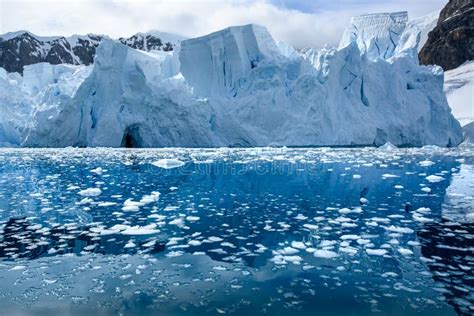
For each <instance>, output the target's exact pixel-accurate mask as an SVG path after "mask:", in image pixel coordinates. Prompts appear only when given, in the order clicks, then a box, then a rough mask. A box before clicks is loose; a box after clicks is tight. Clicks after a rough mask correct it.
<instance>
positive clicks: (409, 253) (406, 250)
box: [398, 248, 413, 256]
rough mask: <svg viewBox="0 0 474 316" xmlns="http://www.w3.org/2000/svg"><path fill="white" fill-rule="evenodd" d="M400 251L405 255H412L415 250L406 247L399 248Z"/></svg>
mask: <svg viewBox="0 0 474 316" xmlns="http://www.w3.org/2000/svg"><path fill="white" fill-rule="evenodd" d="M398 252H399V253H400V254H402V255H403V256H410V255H412V254H413V251H411V250H410V249H406V248H398Z"/></svg>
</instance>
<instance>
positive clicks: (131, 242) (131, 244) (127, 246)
mask: <svg viewBox="0 0 474 316" xmlns="http://www.w3.org/2000/svg"><path fill="white" fill-rule="evenodd" d="M136 246H137V244H135V243H134V242H133V241H132V240H129V241H128V242H127V243H126V244H125V246H123V248H125V249H130V248H135V247H136Z"/></svg>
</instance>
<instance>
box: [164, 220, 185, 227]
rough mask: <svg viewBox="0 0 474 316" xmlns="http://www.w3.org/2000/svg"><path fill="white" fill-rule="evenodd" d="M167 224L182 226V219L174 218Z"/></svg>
mask: <svg viewBox="0 0 474 316" xmlns="http://www.w3.org/2000/svg"><path fill="white" fill-rule="evenodd" d="M168 224H170V225H176V226H178V227H184V220H183V219H182V218H175V219H174V220H172V221H170V222H169V223H168Z"/></svg>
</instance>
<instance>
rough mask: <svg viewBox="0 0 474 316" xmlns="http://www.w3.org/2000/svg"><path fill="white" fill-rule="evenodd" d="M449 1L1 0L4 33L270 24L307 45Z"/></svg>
mask: <svg viewBox="0 0 474 316" xmlns="http://www.w3.org/2000/svg"><path fill="white" fill-rule="evenodd" d="M447 2H448V0H254V1H251V0H227V1H226V0H134V1H132V0H95V1H92V0H0V34H1V33H6V32H11V31H17V30H29V31H31V32H32V33H35V34H37V35H72V34H86V33H96V34H107V35H109V36H111V37H114V38H117V37H124V36H130V35H132V34H134V33H137V32H141V31H147V30H151V29H157V30H160V31H166V32H172V33H178V34H181V35H185V36H190V37H193V36H199V35H204V34H207V33H209V32H212V31H216V30H218V29H221V28H224V27H226V26H229V25H237V24H246V23H257V24H261V25H265V26H266V27H267V28H268V29H269V31H270V33H271V34H272V35H273V36H274V37H275V38H276V39H277V40H282V41H285V42H288V43H290V44H291V45H293V46H295V47H297V48H302V47H307V46H312V47H322V46H324V44H330V45H336V44H337V43H338V41H339V38H340V37H341V35H342V32H343V30H344V28H345V26H346V25H347V24H348V22H349V19H350V17H351V16H353V15H358V14H363V13H372V12H387V11H401V10H406V11H408V13H409V16H410V18H416V17H420V16H423V15H425V14H428V13H431V12H433V11H436V10H440V9H441V8H442V7H443V6H444V5H445V4H446V3H447Z"/></svg>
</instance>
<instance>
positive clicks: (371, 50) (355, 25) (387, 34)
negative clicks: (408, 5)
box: [339, 11, 408, 59]
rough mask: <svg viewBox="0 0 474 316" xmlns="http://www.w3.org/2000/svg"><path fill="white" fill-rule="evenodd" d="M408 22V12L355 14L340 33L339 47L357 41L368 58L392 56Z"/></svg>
mask: <svg viewBox="0 0 474 316" xmlns="http://www.w3.org/2000/svg"><path fill="white" fill-rule="evenodd" d="M407 23H408V12H406V11H402V12H394V13H373V14H366V15H361V16H356V17H353V18H352V19H351V22H350V26H349V27H348V28H347V29H346V30H345V32H344V34H343V35H342V39H341V42H340V43H339V48H344V47H346V46H348V45H350V44H351V43H353V42H355V43H357V46H358V47H359V49H360V51H361V52H362V53H364V54H366V55H367V57H368V58H372V59H377V58H384V59H387V58H390V57H392V56H393V54H394V52H395V49H396V47H397V44H398V41H399V39H400V36H401V35H402V33H403V31H404V30H405V28H406V25H407Z"/></svg>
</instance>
